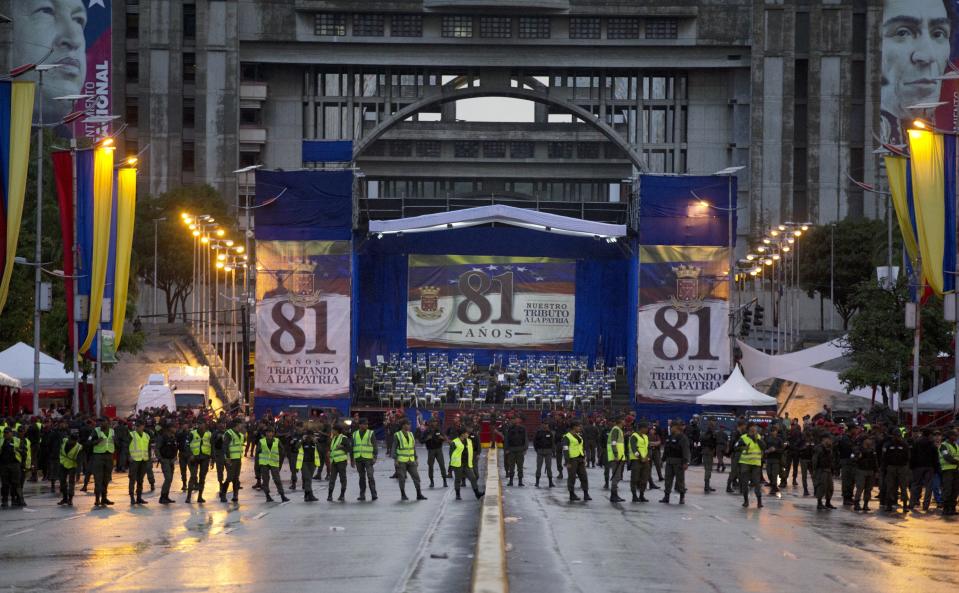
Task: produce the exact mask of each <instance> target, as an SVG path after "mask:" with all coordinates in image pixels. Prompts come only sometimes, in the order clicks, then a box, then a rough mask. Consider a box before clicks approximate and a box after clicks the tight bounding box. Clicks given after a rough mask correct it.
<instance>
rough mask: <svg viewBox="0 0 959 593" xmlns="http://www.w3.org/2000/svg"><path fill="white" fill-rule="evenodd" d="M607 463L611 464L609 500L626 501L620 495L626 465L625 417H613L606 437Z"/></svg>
mask: <svg viewBox="0 0 959 593" xmlns="http://www.w3.org/2000/svg"><path fill="white" fill-rule="evenodd" d="M606 463H607V464H608V466H609V487H610V491H609V502H613V503H616V502H625V501H624V499H622V498H620V497H619V482H620V480H622V479H623V468H624V467H625V466H626V436H625V433H623V417H622V416H617V417H616V418H613V427H612V428H610V429H609V435H608V436H607V437H606Z"/></svg>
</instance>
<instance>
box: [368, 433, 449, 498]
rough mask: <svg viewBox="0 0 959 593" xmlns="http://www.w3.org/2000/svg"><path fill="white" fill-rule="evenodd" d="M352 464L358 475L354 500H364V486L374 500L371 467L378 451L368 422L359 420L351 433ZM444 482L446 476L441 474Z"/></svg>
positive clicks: (374, 436)
mask: <svg viewBox="0 0 959 593" xmlns="http://www.w3.org/2000/svg"><path fill="white" fill-rule="evenodd" d="M352 438H353V447H352V455H353V457H352V463H353V467H355V468H356V471H357V473H358V474H359V476H360V477H359V481H360V496H359V498H357V499H356V500H359V501H365V500H366V486H367V483H369V486H370V500H376V481H375V480H374V479H373V465H374V464H375V463H376V457H377V454H378V450H377V447H376V435H375V434H374V433H373V431H372V430H370V424H369V421H368V420H367V419H366V418H360V426H359V428H358V429H357V430H355V431H353V437H352ZM443 478H444V480H445V479H446V474H445V473H444V474H443Z"/></svg>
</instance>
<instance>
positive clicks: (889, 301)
mask: <svg viewBox="0 0 959 593" xmlns="http://www.w3.org/2000/svg"><path fill="white" fill-rule="evenodd" d="M909 300H910V299H909V290H908V281H907V280H906V279H902V280H900V281H899V283H898V284H897V285H896V286H895V287H894V288H893V289H892V290H888V289H885V288H883V287H882V286H880V285H879V283H878V282H877V281H875V280H868V281H865V282H861V283H860V284H858V285H857V286H856V287H855V289H854V290H853V291H851V294H850V305H851V306H852V307H853V308H854V309H855V310H858V313H857V314H856V315H855V316H854V317H853V318H852V322H851V324H850V327H849V332H848V333H847V334H846V337H845V338H844V346H845V348H846V353H847V356H849V358H850V361H851V362H852V365H851V366H850V367H849V368H848V369H846V370H845V371H843V372H841V373H840V374H839V380H840V381H842V382H843V384H844V385H845V386H846V389H847V390H849V391H852V390H853V389H864V388H869V389H872V393H873V403H875V399H876V391H877V390H880V391H881V393H882V403H883V405H886V406H888V405H889V392H890V391H891V390H892V388H895V387H898V386H901V393H908V392H909V391H910V389H911V387H910V386H911V384H912V372H911V368H912V350H913V340H914V335H915V334H914V332H913V330H911V329H907V328H906V326H905V318H906V303H907V302H908V301H909ZM951 340H952V335H951V332H950V329H949V325H948V324H947V323H946V322H945V320H944V319H943V315H942V303H941V302H939V301H936V300H935V299H930V300H929V301H927V302H926V303H924V304H923V306H922V331H921V341H920V347H919V368H920V377H921V378H922V379H926V380H927V381H931V380H934V376H933V375H934V372H935V369H934V366H935V362H936V360H937V358H938V357H939V353H940V352H943V351H945V350H948V349H949V347H950V344H951ZM897 390H899V389H897ZM901 393H900V395H901Z"/></svg>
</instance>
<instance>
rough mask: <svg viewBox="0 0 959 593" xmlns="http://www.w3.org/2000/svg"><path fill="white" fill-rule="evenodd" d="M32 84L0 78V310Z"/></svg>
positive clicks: (19, 211) (18, 211)
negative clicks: (0, 79) (1, 79)
mask: <svg viewBox="0 0 959 593" xmlns="http://www.w3.org/2000/svg"><path fill="white" fill-rule="evenodd" d="M34 91H35V89H34V84H33V83H32V82H10V81H0V311H3V306H4V305H5V304H6V302H7V292H8V291H9V289H10V277H11V275H12V274H13V258H14V257H15V256H16V254H17V240H18V239H19V237H20V220H21V217H22V215H23V199H24V195H25V192H26V187H27V169H28V165H29V162H30V130H31V128H30V122H31V121H32V119H33V100H34Z"/></svg>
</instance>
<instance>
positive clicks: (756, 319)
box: [753, 305, 763, 327]
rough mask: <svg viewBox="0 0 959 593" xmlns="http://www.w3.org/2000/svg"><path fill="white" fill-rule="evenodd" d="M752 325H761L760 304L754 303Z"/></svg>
mask: <svg viewBox="0 0 959 593" xmlns="http://www.w3.org/2000/svg"><path fill="white" fill-rule="evenodd" d="M753 325H755V326H756V327H762V326H763V306H762V305H756V310H755V314H754V317H753Z"/></svg>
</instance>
